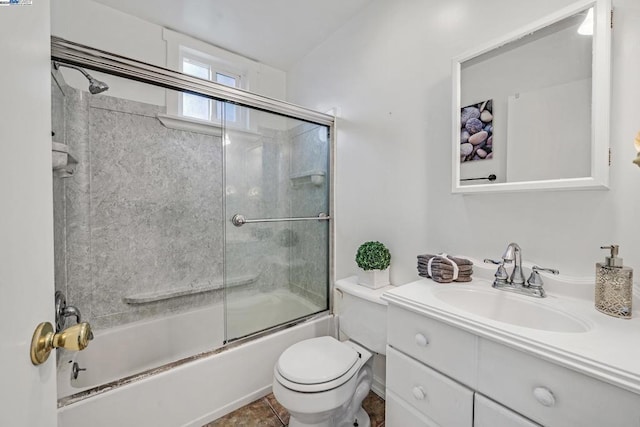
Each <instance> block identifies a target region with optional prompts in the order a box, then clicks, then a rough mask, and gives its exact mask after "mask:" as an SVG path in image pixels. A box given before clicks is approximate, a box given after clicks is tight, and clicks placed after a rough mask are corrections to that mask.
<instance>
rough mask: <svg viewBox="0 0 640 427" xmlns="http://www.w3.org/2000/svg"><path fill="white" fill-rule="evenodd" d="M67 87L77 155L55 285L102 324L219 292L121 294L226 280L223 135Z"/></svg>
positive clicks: (69, 139)
mask: <svg viewBox="0 0 640 427" xmlns="http://www.w3.org/2000/svg"><path fill="white" fill-rule="evenodd" d="M64 93H65V101H66V102H65V106H66V109H65V130H66V138H65V142H66V143H67V144H68V145H69V150H70V151H71V152H72V153H73V154H74V156H75V157H76V158H77V159H78V161H79V164H78V167H77V170H76V173H75V174H74V176H73V177H72V178H67V179H66V180H65V182H64V193H65V203H64V204H63V205H64V206H63V207H64V210H65V212H64V213H63V215H64V218H65V219H64V223H65V229H66V230H65V231H66V232H65V235H66V242H64V246H62V247H64V248H65V250H64V255H65V256H64V258H65V259H64V265H65V266H66V268H65V271H66V282H64V283H57V284H56V286H57V288H59V289H63V290H65V291H66V293H67V300H68V302H69V303H70V304H73V305H76V306H77V307H78V308H79V309H80V310H81V312H82V313H83V315H84V316H85V318H87V319H89V320H90V321H91V322H92V324H93V326H94V327H95V328H104V327H110V326H114V325H118V324H122V323H127V322H131V321H135V320H141V319H144V318H148V317H152V316H155V315H159V314H163V315H164V314H168V313H171V312H175V311H180V310H183V309H186V308H189V309H191V308H194V307H198V306H203V305H207V304H210V303H212V302H215V301H218V300H220V299H221V293H220V292H208V293H204V294H199V295H191V296H184V297H180V298H174V299H168V300H164V301H159V302H153V303H147V304H139V305H138V304H127V303H125V302H124V301H123V297H127V296H133V295H141V294H148V293H151V292H155V293H162V292H164V291H170V290H176V289H185V288H195V287H201V286H210V285H213V284H222V252H223V227H222V156H221V151H222V150H221V138H220V137H218V136H211V135H204V134H198V133H194V132H185V131H179V130H172V129H167V128H165V127H164V126H163V125H162V124H161V123H160V122H159V121H158V120H157V119H156V114H157V113H162V112H164V111H163V110H164V109H163V108H160V107H157V106H153V105H147V104H142V103H137V102H131V101H127V100H122V99H116V98H112V97H109V96H105V95H100V96H91V95H88V94H87V93H86V92H81V91H77V90H74V89H72V88H69V87H65V88H64ZM55 209H56V210H61V208H60V206H59V204H58V203H57V204H56V208H55ZM56 216H60V213H58V214H57V215H56ZM56 249H57V250H59V249H60V248H59V247H57V248H56ZM57 267H58V268H59V267H60V266H57ZM57 278H58V276H57ZM59 279H60V280H64V279H65V278H63V277H62V276H60V277H59Z"/></svg>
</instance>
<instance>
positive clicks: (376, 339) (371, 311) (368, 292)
mask: <svg viewBox="0 0 640 427" xmlns="http://www.w3.org/2000/svg"><path fill="white" fill-rule="evenodd" d="M393 288H394V287H393V286H385V287H383V288H379V289H371V288H368V287H366V286H362V285H358V278H357V277H356V276H353V277H348V278H346V279H340V280H337V281H336V284H335V289H336V295H335V299H334V312H335V313H336V314H337V315H338V324H339V326H340V333H341V335H340V338H345V335H346V338H349V339H352V340H353V341H355V342H357V343H358V344H361V345H363V346H364V347H366V348H367V349H369V350H371V351H374V352H376V353H380V354H386V346H387V302H386V301H383V300H382V299H381V298H380V297H381V296H382V294H383V293H385V292H386V291H388V290H391V289H393Z"/></svg>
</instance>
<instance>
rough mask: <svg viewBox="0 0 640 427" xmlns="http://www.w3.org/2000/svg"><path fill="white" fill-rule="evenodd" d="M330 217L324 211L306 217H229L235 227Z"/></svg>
mask: <svg viewBox="0 0 640 427" xmlns="http://www.w3.org/2000/svg"><path fill="white" fill-rule="evenodd" d="M330 219H331V217H330V216H329V215H327V214H326V213H320V214H318V216H307V217H294V218H262V219H247V218H245V216H244V215H241V214H235V215H234V216H233V218H231V223H232V224H233V225H235V226H236V227H242V226H243V225H245V224H250V223H254V222H289V221H312V220H316V221H328V220H330Z"/></svg>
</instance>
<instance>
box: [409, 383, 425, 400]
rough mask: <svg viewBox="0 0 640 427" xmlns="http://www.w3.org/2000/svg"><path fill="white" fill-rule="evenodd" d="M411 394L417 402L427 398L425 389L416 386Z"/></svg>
mask: <svg viewBox="0 0 640 427" xmlns="http://www.w3.org/2000/svg"><path fill="white" fill-rule="evenodd" d="M411 393H412V394H413V397H415V398H416V399H417V400H424V398H425V397H427V394H426V393H425V392H424V389H423V388H422V387H420V386H415V387H414V388H413V389H412V390H411Z"/></svg>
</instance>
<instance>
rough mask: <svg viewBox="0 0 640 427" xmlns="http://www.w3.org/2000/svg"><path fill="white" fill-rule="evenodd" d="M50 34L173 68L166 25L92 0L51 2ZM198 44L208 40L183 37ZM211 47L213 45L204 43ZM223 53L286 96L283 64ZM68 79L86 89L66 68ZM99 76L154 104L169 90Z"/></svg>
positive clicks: (120, 92) (261, 87) (255, 86)
mask: <svg viewBox="0 0 640 427" xmlns="http://www.w3.org/2000/svg"><path fill="white" fill-rule="evenodd" d="M51 34H52V35H54V36H58V37H62V38H64V39H67V40H70V41H74V42H77V43H81V44H84V45H87V46H90V47H93V48H97V49H102V50H106V51H108V52H111V53H116V54H118V55H122V56H125V57H128V58H132V59H136V60H138V61H142V62H146V63H149V64H152V65H157V66H160V67H165V68H172V67H171V65H172V62H171V61H167V46H166V42H165V40H163V32H162V27H161V26H159V25H156V24H153V23H150V22H147V21H144V20H142V19H139V18H137V17H135V16H132V15H128V14H126V13H123V12H120V11H118V10H115V9H112V8H110V7H107V6H104V5H102V4H100V3H96V2H94V1H91V0H56V1H54V2H52V4H51ZM189 40H191V42H192V43H193V46H194V47H196V48H197V47H199V46H203V45H205V43H203V42H200V41H198V40H195V39H192V38H190V37H188V36H185V37H184V41H189ZM206 46H208V47H210V48H212V49H215V48H213V47H212V46H211V45H206ZM217 51H218V54H219V56H220V58H221V59H224V60H225V61H228V62H236V63H237V64H239V65H240V66H243V67H246V68H250V69H251V70H250V71H251V73H252V74H253V75H254V76H255V80H256V81H254V82H252V83H251V91H252V92H255V93H258V94H261V95H265V96H269V97H272V98H277V99H284V98H285V96H286V92H285V90H286V86H285V80H286V73H285V72H284V71H282V70H278V69H276V68H273V67H270V66H268V65H265V64H260V63H258V62H255V61H251V60H248V59H246V58H244V57H242V56H239V55H236V54H233V53H231V52H228V51H223V50H222V49H217ZM63 72H64V77H65V80H66V82H67V83H68V84H70V85H71V86H73V87H76V88H80V89H83V88H84V90H86V88H87V81H86V79H84V77H82V75H80V74H79V73H77V72H73V71H72V72H69V71H66V70H65V71H63ZM92 74H94V75H95V77H96V78H97V79H100V80H104V81H106V82H107V83H108V84H109V86H110V89H109V92H108V94H109V95H110V96H116V97H120V98H125V99H131V100H134V101H139V102H147V103H150V104H155V105H164V104H165V91H164V90H163V89H159V88H155V87H152V86H150V85H143V84H141V83H138V82H134V81H130V80H126V79H122V78H118V77H115V76H110V75H105V74H102V73H98V72H92Z"/></svg>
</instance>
